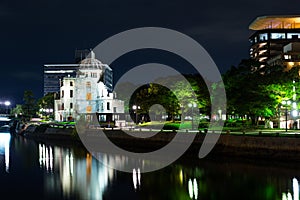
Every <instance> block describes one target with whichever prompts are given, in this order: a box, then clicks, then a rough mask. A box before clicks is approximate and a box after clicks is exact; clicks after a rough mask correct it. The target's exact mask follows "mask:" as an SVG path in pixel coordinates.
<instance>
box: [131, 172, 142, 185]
mask: <svg viewBox="0 0 300 200" xmlns="http://www.w3.org/2000/svg"><path fill="white" fill-rule="evenodd" d="M132 180H133V187H134V189H135V190H136V189H137V188H138V187H139V188H140V187H141V171H140V168H138V169H137V170H136V169H133V170H132Z"/></svg>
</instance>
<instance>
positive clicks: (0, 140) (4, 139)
mask: <svg viewBox="0 0 300 200" xmlns="http://www.w3.org/2000/svg"><path fill="white" fill-rule="evenodd" d="M10 138H11V136H10V133H0V155H1V154H2V155H4V164H5V170H6V172H9V144H10Z"/></svg>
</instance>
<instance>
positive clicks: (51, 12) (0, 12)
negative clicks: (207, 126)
mask: <svg viewBox="0 0 300 200" xmlns="http://www.w3.org/2000/svg"><path fill="white" fill-rule="evenodd" d="M299 8H300V1H299V0H289V1H272V0H252V1H240V0H227V1H215V0H209V1H201V0H191V1H190V0H185V1H182V0H170V1H162V0H161V1H155V0H151V1H149V0H147V1H143V0H85V1H78V0H72V1H69V0H51V1H49V0H36V1H32V0H29V1H20V0H19V1H16V0H3V1H1V2H0V20H1V29H0V30H1V32H0V35H1V37H0V45H1V62H0V64H1V70H2V73H1V79H0V81H1V86H2V87H1V88H0V94H1V96H0V99H10V100H11V101H12V103H13V104H16V103H22V97H23V92H24V90H32V91H33V92H34V94H35V96H36V98H40V97H42V95H43V65H44V64H54V63H73V62H74V53H75V50H76V49H92V48H94V47H95V46H96V45H98V44H99V43H100V42H101V41H103V40H104V39H106V38H108V37H110V36H112V35H114V34H116V33H119V32H121V31H125V30H127V29H131V28H137V27H144V26H158V27H165V28H170V29H174V30H177V31H180V32H182V33H184V34H187V35H188V36H190V37H192V38H193V39H195V40H196V41H198V42H199V43H200V44H201V45H202V46H203V47H204V48H205V49H206V50H207V51H208V53H209V54H210V55H211V57H212V58H213V60H214V61H215V63H216V64H217V66H218V68H219V69H220V71H221V73H224V72H226V70H228V69H229V68H230V67H231V66H232V65H237V64H238V63H239V61H240V60H241V59H242V58H248V56H249V53H248V52H249V45H250V44H249V42H248V37H249V36H250V35H251V34H252V31H251V30H249V29H248V26H249V24H250V23H251V22H252V21H253V20H254V19H255V18H256V17H258V16H263V15H287V14H300V11H299ZM138 55H142V54H141V53H139V54H138ZM97 57H99V58H100V60H101V55H98V56H97ZM150 58H151V56H148V61H149V60H151V59H150ZM126 62H127V63H126ZM129 62H130V59H124V63H122V62H121V61H120V62H119V63H118V64H119V65H118V66H117V64H115V65H113V66H112V68H113V70H114V73H115V74H116V76H118V72H119V73H120V72H123V71H126V69H127V68H129V67H130V64H128V63H129ZM135 62H137V61H135ZM133 63H134V62H133ZM137 63H138V62H137ZM120 66H122V69H118V67H120ZM119 75H120V74H119Z"/></svg>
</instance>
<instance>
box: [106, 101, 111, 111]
mask: <svg viewBox="0 0 300 200" xmlns="http://www.w3.org/2000/svg"><path fill="white" fill-rule="evenodd" d="M106 109H107V110H110V103H109V102H107V106H106Z"/></svg>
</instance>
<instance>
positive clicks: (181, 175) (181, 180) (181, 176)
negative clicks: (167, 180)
mask: <svg viewBox="0 0 300 200" xmlns="http://www.w3.org/2000/svg"><path fill="white" fill-rule="evenodd" d="M179 181H180V183H181V184H182V183H183V172H182V169H181V170H180V171H179Z"/></svg>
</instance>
